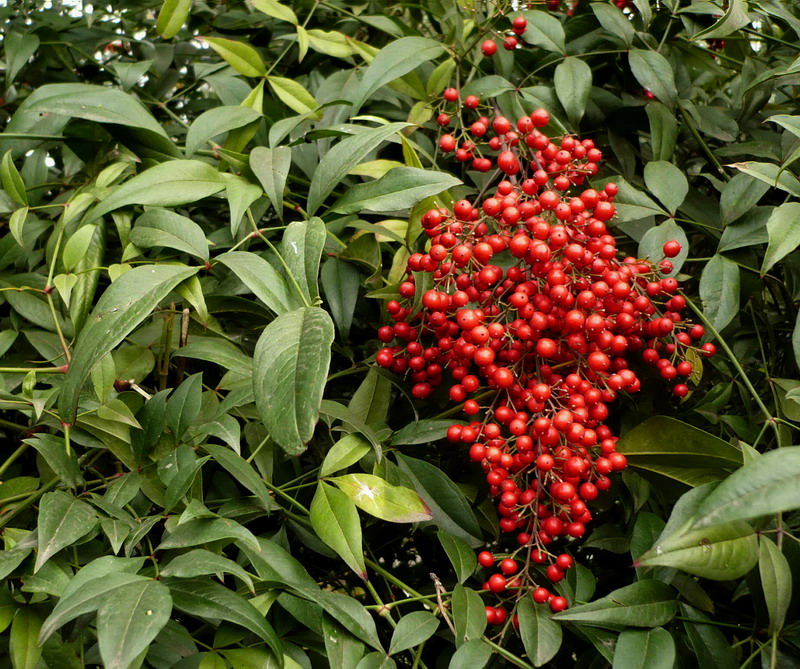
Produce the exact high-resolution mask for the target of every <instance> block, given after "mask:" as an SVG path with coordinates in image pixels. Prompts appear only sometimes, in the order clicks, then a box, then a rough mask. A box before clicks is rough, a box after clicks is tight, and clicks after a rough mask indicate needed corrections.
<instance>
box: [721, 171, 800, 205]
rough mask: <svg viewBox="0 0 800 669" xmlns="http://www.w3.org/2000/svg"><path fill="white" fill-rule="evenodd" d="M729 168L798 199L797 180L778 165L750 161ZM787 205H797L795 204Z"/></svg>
mask: <svg viewBox="0 0 800 669" xmlns="http://www.w3.org/2000/svg"><path fill="white" fill-rule="evenodd" d="M730 166H731V167H734V168H736V169H737V170H739V171H740V172H744V173H745V174H749V175H750V176H751V177H755V178H756V179H758V180H759V181H763V182H764V183H765V184H767V185H768V186H770V187H772V188H779V189H780V190H782V191H785V192H787V193H791V194H792V195H794V196H795V197H800V183H798V181H797V178H796V177H795V176H794V175H793V174H792V173H791V172H788V171H786V170H781V168H780V165H775V164H773V163H762V162H757V161H752V160H751V161H748V162H744V163H733V164H731V165H730ZM787 204H791V205H797V203H796V202H790V203H787ZM782 206H786V205H782Z"/></svg>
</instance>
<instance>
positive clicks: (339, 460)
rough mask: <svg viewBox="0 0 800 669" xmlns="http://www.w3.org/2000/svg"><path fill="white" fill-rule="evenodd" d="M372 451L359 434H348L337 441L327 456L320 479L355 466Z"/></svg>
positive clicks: (321, 469) (320, 471)
mask: <svg viewBox="0 0 800 669" xmlns="http://www.w3.org/2000/svg"><path fill="white" fill-rule="evenodd" d="M371 450H372V447H371V446H370V444H369V442H368V441H366V440H365V439H364V438H363V437H361V436H360V435H358V434H348V435H346V436H344V437H342V438H341V439H339V441H337V442H336V443H335V444H334V445H333V446H331V448H330V450H329V451H328V452H327V453H326V454H325V460H323V462H322V467H321V468H320V470H319V475H320V478H324V477H326V476H330V475H331V474H333V473H335V472H338V471H339V470H341V469H347V468H348V467H349V466H350V465H354V464H355V463H356V462H358V461H359V460H360V459H361V458H363V457H364V456H365V455H366V454H367V453H369V452H370V451H371Z"/></svg>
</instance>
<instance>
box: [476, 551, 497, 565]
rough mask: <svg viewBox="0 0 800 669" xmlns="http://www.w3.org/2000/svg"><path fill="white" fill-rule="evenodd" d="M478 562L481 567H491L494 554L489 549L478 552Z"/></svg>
mask: <svg viewBox="0 0 800 669" xmlns="http://www.w3.org/2000/svg"><path fill="white" fill-rule="evenodd" d="M478 564H479V565H480V566H481V567H491V566H492V565H493V564H494V556H493V555H492V554H491V553H490V552H489V551H481V552H480V553H478Z"/></svg>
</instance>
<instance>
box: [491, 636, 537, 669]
mask: <svg viewBox="0 0 800 669" xmlns="http://www.w3.org/2000/svg"><path fill="white" fill-rule="evenodd" d="M483 642H484V643H487V644H489V645H490V646H491V647H492V648H493V649H494V651H495V652H496V653H497V654H498V655H500V656H501V657H504V658H505V659H506V660H508V661H509V662H511V664H513V665H514V666H517V667H522V669H533V665H532V664H528V663H527V662H525V660H523V659H520V658H518V657H517V656H516V655H514V654H513V653H509V652H508V651H507V650H506V649H505V648H503V647H502V646H498V645H497V644H496V643H494V641H490V640H489V639H487V638H486V637H483Z"/></svg>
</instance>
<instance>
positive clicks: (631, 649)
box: [612, 627, 675, 669]
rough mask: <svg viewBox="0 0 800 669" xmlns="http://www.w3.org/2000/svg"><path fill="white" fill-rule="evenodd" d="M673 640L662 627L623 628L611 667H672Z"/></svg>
mask: <svg viewBox="0 0 800 669" xmlns="http://www.w3.org/2000/svg"><path fill="white" fill-rule="evenodd" d="M674 664H675V642H674V641H673V639H672V635H671V634H670V633H669V632H667V630H665V629H664V628H663V627H657V628H656V629H652V630H641V631H640V630H625V631H624V632H623V633H622V634H620V635H619V639H618V640H617V647H616V649H615V650H614V663H613V665H612V669H672V666H673V665H674Z"/></svg>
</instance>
